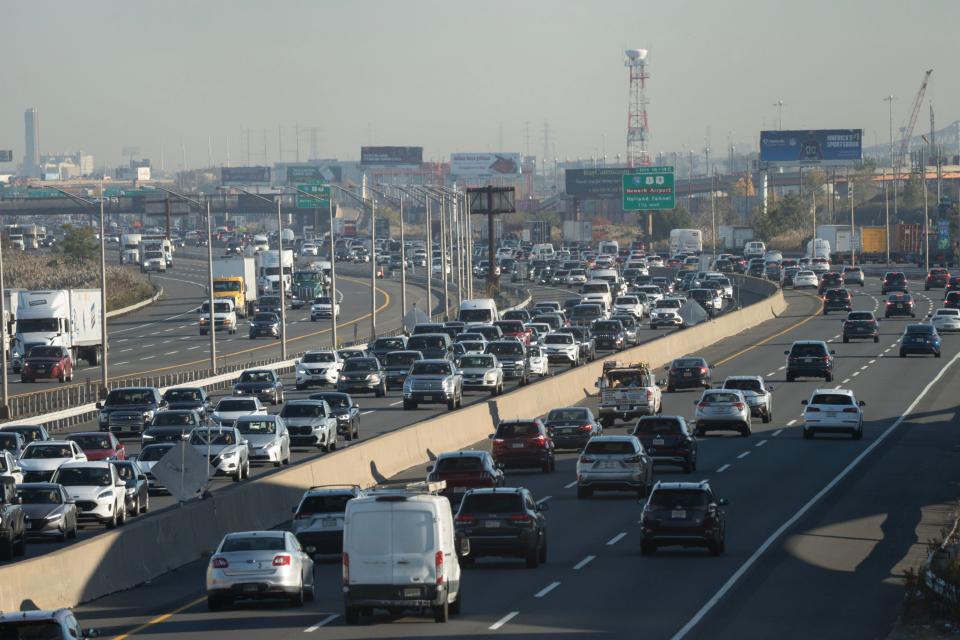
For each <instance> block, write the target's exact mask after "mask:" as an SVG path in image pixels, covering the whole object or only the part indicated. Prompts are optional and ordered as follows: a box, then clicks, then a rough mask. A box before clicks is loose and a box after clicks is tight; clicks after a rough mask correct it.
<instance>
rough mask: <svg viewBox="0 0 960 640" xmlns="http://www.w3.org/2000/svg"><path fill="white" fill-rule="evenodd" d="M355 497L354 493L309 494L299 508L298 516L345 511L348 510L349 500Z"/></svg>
mask: <svg viewBox="0 0 960 640" xmlns="http://www.w3.org/2000/svg"><path fill="white" fill-rule="evenodd" d="M351 498H353V494H352V493H348V494H333V495H321V496H307V497H306V498H304V499H303V502H301V503H300V508H299V509H297V515H298V516H301V517H302V516H312V515H314V514H317V513H343V512H344V511H346V510H347V502H349V501H350V499H351Z"/></svg>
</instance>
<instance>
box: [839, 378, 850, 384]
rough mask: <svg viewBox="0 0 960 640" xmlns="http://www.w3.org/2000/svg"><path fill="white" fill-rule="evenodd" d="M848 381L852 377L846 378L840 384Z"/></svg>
mask: <svg viewBox="0 0 960 640" xmlns="http://www.w3.org/2000/svg"><path fill="white" fill-rule="evenodd" d="M848 382H850V378H844V379H843V382H841V383H840V384H847V383H848Z"/></svg>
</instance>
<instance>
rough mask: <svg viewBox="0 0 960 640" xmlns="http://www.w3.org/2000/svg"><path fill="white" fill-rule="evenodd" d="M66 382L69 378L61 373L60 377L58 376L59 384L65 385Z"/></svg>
mask: <svg viewBox="0 0 960 640" xmlns="http://www.w3.org/2000/svg"><path fill="white" fill-rule="evenodd" d="M66 381H67V377H66V376H65V375H63V374H62V373H61V374H60V375H59V376H57V382H59V383H61V384H63V383H64V382H66Z"/></svg>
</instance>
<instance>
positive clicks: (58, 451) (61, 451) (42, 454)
mask: <svg viewBox="0 0 960 640" xmlns="http://www.w3.org/2000/svg"><path fill="white" fill-rule="evenodd" d="M20 457H21V458H24V459H27V460H29V459H38V460H39V459H47V460H52V459H54V458H72V457H73V449H71V448H70V445H68V444H32V445H29V446H28V447H27V448H26V449H24V450H23V454H22V455H21V456H20Z"/></svg>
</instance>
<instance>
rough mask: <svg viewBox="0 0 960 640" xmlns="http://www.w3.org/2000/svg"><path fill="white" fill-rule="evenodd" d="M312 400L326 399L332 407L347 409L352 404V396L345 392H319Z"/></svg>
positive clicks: (311, 397)
mask: <svg viewBox="0 0 960 640" xmlns="http://www.w3.org/2000/svg"><path fill="white" fill-rule="evenodd" d="M310 399H311V400H325V401H326V402H327V405H329V406H330V408H331V409H346V408H348V407H349V406H350V396H348V395H347V394H345V393H317V394H314V395H312V396H310Z"/></svg>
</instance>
